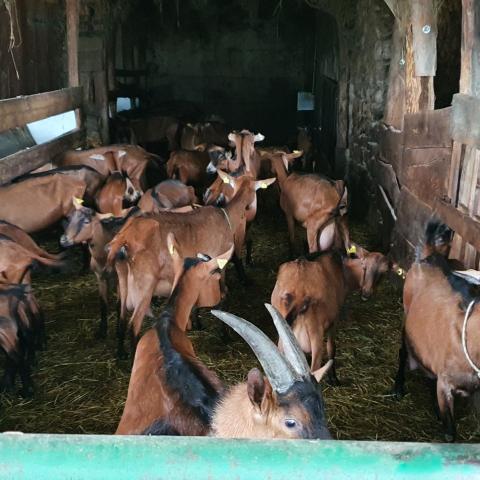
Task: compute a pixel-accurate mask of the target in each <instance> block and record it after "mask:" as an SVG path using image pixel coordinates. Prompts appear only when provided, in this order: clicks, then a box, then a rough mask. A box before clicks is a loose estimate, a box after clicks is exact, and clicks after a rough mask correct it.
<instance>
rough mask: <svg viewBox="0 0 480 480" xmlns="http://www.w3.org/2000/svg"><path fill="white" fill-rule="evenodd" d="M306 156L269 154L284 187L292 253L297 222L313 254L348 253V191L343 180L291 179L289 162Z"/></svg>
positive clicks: (282, 195)
mask: <svg viewBox="0 0 480 480" xmlns="http://www.w3.org/2000/svg"><path fill="white" fill-rule="evenodd" d="M302 153H303V152H301V151H298V152H294V153H290V154H287V153H284V152H277V153H274V154H267V156H268V157H269V158H270V159H271V161H272V167H273V168H274V169H275V172H276V177H277V179H278V185H279V187H280V206H281V208H282V210H283V212H284V213H285V217H286V219H287V225H288V233H289V245H290V253H291V255H292V256H293V248H294V242H295V221H297V222H299V223H300V224H302V226H303V227H304V228H305V229H306V230H307V241H308V250H309V252H310V253H315V252H318V251H322V250H328V249H329V248H331V247H332V246H334V245H335V246H336V247H342V248H345V249H348V248H349V247H350V239H349V232H348V226H347V222H346V216H345V214H346V211H347V195H348V193H347V187H346V186H345V183H344V182H343V181H342V180H336V181H334V180H330V179H328V178H324V177H321V176H319V175H316V174H303V175H300V174H298V173H296V172H293V173H291V174H290V175H287V172H288V165H289V162H290V161H292V160H293V159H295V158H298V157H299V156H301V155H302ZM338 237H341V238H338Z"/></svg>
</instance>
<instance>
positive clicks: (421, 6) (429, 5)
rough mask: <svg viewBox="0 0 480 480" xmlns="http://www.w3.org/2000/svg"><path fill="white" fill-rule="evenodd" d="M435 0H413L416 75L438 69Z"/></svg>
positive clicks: (434, 72) (426, 75)
mask: <svg viewBox="0 0 480 480" xmlns="http://www.w3.org/2000/svg"><path fill="white" fill-rule="evenodd" d="M435 17H436V15H435V12H434V8H433V0H412V33H413V55H414V61H415V76H416V77H434V76H435V74H436V71H437V21H436V18H435Z"/></svg>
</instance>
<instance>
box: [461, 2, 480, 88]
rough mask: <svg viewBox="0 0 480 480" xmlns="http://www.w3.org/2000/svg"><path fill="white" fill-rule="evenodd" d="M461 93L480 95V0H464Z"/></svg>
mask: <svg viewBox="0 0 480 480" xmlns="http://www.w3.org/2000/svg"><path fill="white" fill-rule="evenodd" d="M462 6H463V14H462V70H461V75H460V93H465V94H467V95H473V96H475V97H480V2H479V1H478V0H462Z"/></svg>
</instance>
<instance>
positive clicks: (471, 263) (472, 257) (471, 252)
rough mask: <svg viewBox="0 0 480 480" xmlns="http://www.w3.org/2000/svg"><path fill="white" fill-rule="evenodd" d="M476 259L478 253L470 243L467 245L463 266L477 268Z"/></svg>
mask: <svg viewBox="0 0 480 480" xmlns="http://www.w3.org/2000/svg"><path fill="white" fill-rule="evenodd" d="M476 259H477V251H476V250H475V247H474V246H473V245H471V244H470V243H467V244H466V245H465V254H464V256H463V264H464V265H465V268H475V267H476V265H475V263H476Z"/></svg>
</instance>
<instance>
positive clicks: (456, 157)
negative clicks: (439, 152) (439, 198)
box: [448, 142, 464, 206]
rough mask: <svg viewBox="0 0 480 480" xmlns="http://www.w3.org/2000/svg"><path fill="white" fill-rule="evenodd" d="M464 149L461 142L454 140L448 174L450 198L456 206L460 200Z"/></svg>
mask: <svg viewBox="0 0 480 480" xmlns="http://www.w3.org/2000/svg"><path fill="white" fill-rule="evenodd" d="M463 154H464V149H463V146H462V144H461V143H459V142H453V148H452V161H451V162H450V173H449V175H448V198H449V199H450V202H451V203H452V205H454V206H456V205H457V201H458V188H459V181H460V169H461V168H462V162H463Z"/></svg>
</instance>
